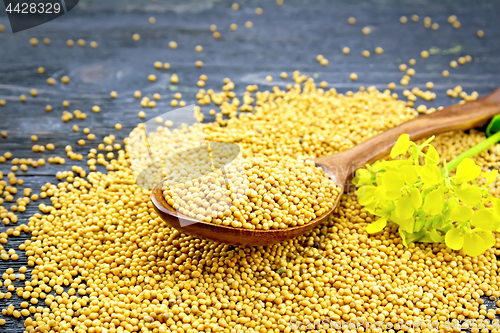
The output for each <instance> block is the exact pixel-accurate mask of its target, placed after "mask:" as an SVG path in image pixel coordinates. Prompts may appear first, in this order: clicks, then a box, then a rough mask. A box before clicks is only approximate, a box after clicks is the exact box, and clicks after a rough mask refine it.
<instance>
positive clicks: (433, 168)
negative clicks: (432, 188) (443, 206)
mask: <svg viewBox="0 0 500 333" xmlns="http://www.w3.org/2000/svg"><path fill="white" fill-rule="evenodd" d="M420 177H421V178H422V181H423V182H424V183H425V184H427V185H436V184H439V183H441V180H442V176H441V170H440V169H439V167H438V166H437V165H434V164H426V165H424V166H423V167H422V171H421V174H420Z"/></svg>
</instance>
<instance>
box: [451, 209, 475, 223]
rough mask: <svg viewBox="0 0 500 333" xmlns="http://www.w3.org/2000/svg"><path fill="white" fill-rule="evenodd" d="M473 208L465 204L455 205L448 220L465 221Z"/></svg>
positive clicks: (469, 216)
mask: <svg viewBox="0 0 500 333" xmlns="http://www.w3.org/2000/svg"><path fill="white" fill-rule="evenodd" d="M472 214H473V210H472V208H470V207H467V206H457V207H455V208H453V209H452V210H451V213H450V220H452V221H456V222H463V221H467V220H469V219H470V218H471V216H472Z"/></svg>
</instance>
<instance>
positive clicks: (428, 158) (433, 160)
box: [425, 146, 439, 165]
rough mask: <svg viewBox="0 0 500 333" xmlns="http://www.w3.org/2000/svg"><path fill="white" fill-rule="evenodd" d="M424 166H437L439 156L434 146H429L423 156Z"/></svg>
mask: <svg viewBox="0 0 500 333" xmlns="http://www.w3.org/2000/svg"><path fill="white" fill-rule="evenodd" d="M425 164H434V165H437V164H439V154H438V152H437V150H436V148H434V146H429V150H427V154H425Z"/></svg>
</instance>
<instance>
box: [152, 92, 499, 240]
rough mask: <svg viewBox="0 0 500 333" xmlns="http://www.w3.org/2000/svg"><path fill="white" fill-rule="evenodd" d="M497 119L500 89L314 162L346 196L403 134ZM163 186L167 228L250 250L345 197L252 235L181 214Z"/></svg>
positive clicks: (299, 230)
mask: <svg viewBox="0 0 500 333" xmlns="http://www.w3.org/2000/svg"><path fill="white" fill-rule="evenodd" d="M497 114H500V88H497V89H496V90H495V91H493V92H492V93H490V94H489V95H486V96H484V97H482V98H480V99H478V100H476V101H472V102H468V103H465V104H456V105H452V106H449V107H446V108H444V109H442V110H441V111H436V112H434V113H431V114H428V115H424V116H421V117H417V118H415V119H413V120H410V121H407V122H405V123H403V124H401V125H399V126H396V127H394V128H392V129H389V130H387V131H385V132H383V133H381V134H379V135H377V136H375V137H373V138H372V139H369V140H367V141H365V142H363V143H361V144H359V145H357V146H355V147H353V148H351V149H349V150H346V151H343V152H340V153H338V154H335V155H331V156H325V157H320V158H316V159H314V162H315V163H316V166H319V167H321V168H322V169H323V171H324V172H325V174H327V175H328V176H329V177H330V179H332V180H333V181H334V182H335V184H336V185H337V186H338V187H340V189H341V193H343V192H344V190H345V188H346V186H345V183H346V181H347V180H348V179H349V178H350V177H351V176H352V175H353V174H354V172H355V171H356V169H358V168H360V167H362V166H364V165H366V164H367V163H370V162H373V161H375V160H377V159H381V158H383V157H385V156H387V155H388V154H389V152H390V150H391V148H392V147H393V146H394V144H395V143H396V140H397V139H398V137H399V136H400V135H401V134H405V133H406V134H409V135H410V139H411V140H418V139H422V138H427V137H430V136H432V135H435V134H439V133H443V132H449V131H456V130H467V129H470V128H474V127H481V126H483V125H485V124H486V123H487V122H488V120H489V119H490V118H492V117H493V116H495V115H497ZM162 187H163V182H162V183H160V184H158V185H157V186H156V187H155V188H154V189H153V191H152V194H151V200H152V202H153V206H154V208H155V210H156V212H157V213H158V215H159V216H160V217H161V218H162V219H163V220H164V221H165V222H166V223H167V224H169V225H170V226H172V227H174V228H175V229H178V230H179V231H181V232H183V233H186V234H189V235H192V236H195V237H199V238H205V239H210V240H213V241H216V242H221V243H227V244H232V245H248V246H264V245H270V244H274V243H279V242H283V241H285V240H288V239H292V238H295V237H297V236H300V235H302V234H304V233H305V232H307V231H309V230H311V229H313V228H315V227H316V226H318V225H319V224H321V223H322V222H323V221H325V220H326V219H327V218H328V216H329V215H330V214H332V213H333V211H334V210H335V208H336V206H337V205H338V203H339V201H340V198H341V195H340V194H339V195H338V196H337V198H336V200H335V202H334V205H333V206H332V208H331V209H330V210H329V211H328V212H326V213H324V214H323V215H321V216H319V217H317V218H315V219H314V220H312V221H310V222H309V223H307V224H304V225H301V226H297V227H291V228H286V229H272V230H254V229H244V228H233V227H227V226H222V225H217V224H214V223H207V222H200V221H198V220H195V219H193V218H190V217H187V216H185V215H182V214H179V213H178V212H177V211H176V210H175V209H174V208H173V207H171V206H170V205H169V204H168V203H167V202H166V200H165V198H164V197H163V191H162Z"/></svg>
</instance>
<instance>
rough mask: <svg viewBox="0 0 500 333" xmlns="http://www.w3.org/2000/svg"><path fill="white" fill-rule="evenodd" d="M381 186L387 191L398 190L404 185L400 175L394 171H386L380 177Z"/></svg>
mask: <svg viewBox="0 0 500 333" xmlns="http://www.w3.org/2000/svg"><path fill="white" fill-rule="evenodd" d="M381 181H382V186H383V187H384V188H386V189H387V190H389V191H399V190H401V188H402V187H403V186H404V183H403V180H402V179H401V176H399V174H398V173H397V172H395V171H387V172H385V173H384V174H383V175H382V177H381Z"/></svg>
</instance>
